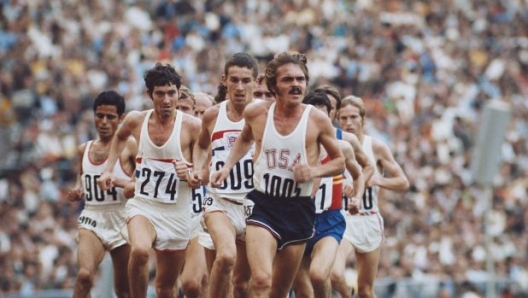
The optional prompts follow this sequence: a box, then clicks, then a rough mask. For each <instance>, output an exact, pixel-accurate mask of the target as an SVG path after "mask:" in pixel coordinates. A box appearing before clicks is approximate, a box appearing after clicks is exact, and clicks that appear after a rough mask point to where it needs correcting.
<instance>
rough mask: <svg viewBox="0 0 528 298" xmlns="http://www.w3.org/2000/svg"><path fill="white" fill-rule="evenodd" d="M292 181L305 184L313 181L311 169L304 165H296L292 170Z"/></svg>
mask: <svg viewBox="0 0 528 298" xmlns="http://www.w3.org/2000/svg"><path fill="white" fill-rule="evenodd" d="M292 170H293V180H295V181H296V182H301V183H302V182H306V181H310V180H312V179H313V170H312V167H310V166H309V165H306V164H296V165H294V166H293V168H292Z"/></svg>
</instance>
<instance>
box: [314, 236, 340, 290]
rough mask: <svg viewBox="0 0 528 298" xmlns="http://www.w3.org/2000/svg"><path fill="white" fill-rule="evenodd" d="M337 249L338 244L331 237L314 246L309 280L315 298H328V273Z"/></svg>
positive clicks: (329, 288) (329, 287)
mask: <svg viewBox="0 0 528 298" xmlns="http://www.w3.org/2000/svg"><path fill="white" fill-rule="evenodd" d="M338 247H339V243H338V242H337V240H336V239H335V238H334V237H331V236H328V237H324V238H322V239H321V240H319V241H317V243H316V244H315V246H314V249H313V251H312V258H311V259H312V263H311V265H310V280H311V281H312V285H313V288H314V295H315V297H321V298H323V297H329V296H330V291H331V286H330V271H331V270H332V266H333V265H334V261H335V256H336V253H337V249H338Z"/></svg>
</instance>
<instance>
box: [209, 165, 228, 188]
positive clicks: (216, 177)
mask: <svg viewBox="0 0 528 298" xmlns="http://www.w3.org/2000/svg"><path fill="white" fill-rule="evenodd" d="M227 176H229V170H228V169H226V168H221V169H220V170H218V171H216V172H213V174H212V175H211V186H212V187H220V186H221V185H222V183H223V182H224V180H226V178H227Z"/></svg>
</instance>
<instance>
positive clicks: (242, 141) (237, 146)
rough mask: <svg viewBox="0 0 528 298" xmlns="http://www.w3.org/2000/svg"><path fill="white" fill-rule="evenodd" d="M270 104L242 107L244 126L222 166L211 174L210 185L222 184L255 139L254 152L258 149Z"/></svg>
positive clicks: (260, 103) (254, 104)
mask: <svg viewBox="0 0 528 298" xmlns="http://www.w3.org/2000/svg"><path fill="white" fill-rule="evenodd" d="M270 105H271V104H267V103H262V102H259V103H252V104H250V105H248V106H246V108H245V109H244V120H245V124H244V128H242V131H241V132H240V134H239V135H238V138H237V140H236V141H235V143H234V144H233V148H232V149H231V152H229V156H228V157H227V160H226V163H225V164H224V166H223V167H222V168H221V169H220V170H219V171H216V172H214V173H213V174H212V175H211V185H212V186H213V187H219V186H220V185H221V184H222V182H223V181H224V180H225V179H226V178H227V176H228V175H229V172H230V171H231V169H232V168H233V166H234V165H235V164H236V163H237V162H238V161H239V160H240V159H241V158H242V157H244V155H246V153H247V152H248V151H249V149H250V148H251V145H252V144H253V143H254V142H255V141H257V142H256V149H255V152H258V151H257V150H259V149H257V148H260V142H261V141H262V133H263V132H264V125H265V123H266V115H267V108H268V107H269V106H270ZM255 154H258V153H255Z"/></svg>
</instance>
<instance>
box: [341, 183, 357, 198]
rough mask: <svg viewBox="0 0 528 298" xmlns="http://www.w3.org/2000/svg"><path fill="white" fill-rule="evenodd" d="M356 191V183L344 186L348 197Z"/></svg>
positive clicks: (345, 194) (344, 191)
mask: <svg viewBox="0 0 528 298" xmlns="http://www.w3.org/2000/svg"><path fill="white" fill-rule="evenodd" d="M355 192H356V191H355V190H354V185H353V184H345V185H344V186H343V195H344V196H345V197H347V198H351V197H352V196H354V193H355Z"/></svg>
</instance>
